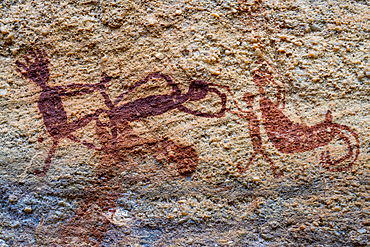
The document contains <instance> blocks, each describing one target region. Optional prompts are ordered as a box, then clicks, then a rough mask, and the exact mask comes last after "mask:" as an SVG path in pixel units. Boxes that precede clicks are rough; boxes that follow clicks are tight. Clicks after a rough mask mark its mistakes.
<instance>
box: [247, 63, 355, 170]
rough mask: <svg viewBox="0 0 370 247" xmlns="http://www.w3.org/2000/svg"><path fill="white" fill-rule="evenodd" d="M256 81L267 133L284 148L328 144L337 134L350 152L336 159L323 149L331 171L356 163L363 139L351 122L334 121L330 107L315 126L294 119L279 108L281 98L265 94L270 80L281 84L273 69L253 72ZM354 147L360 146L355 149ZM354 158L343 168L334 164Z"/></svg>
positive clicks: (307, 148) (293, 150) (291, 150)
mask: <svg viewBox="0 0 370 247" xmlns="http://www.w3.org/2000/svg"><path fill="white" fill-rule="evenodd" d="M253 82H254V83H255V85H256V86H257V87H258V89H259V94H260V102H259V103H260V110H261V112H262V120H263V125H264V128H265V131H266V134H267V136H268V137H269V140H270V141H271V142H272V143H273V144H274V146H275V147H276V148H277V149H278V150H279V151H280V152H282V153H290V154H291V153H298V152H305V151H311V150H313V149H315V148H318V147H323V146H326V145H328V144H329V142H331V141H332V140H334V139H335V138H336V137H337V138H338V139H340V140H343V141H344V142H345V143H346V144H347V147H348V152H347V154H346V155H344V156H343V157H341V158H339V159H338V160H332V159H331V158H330V156H329V153H328V152H327V153H322V156H321V164H322V165H323V167H324V168H325V169H327V170H329V171H344V170H347V169H349V168H351V167H352V165H353V164H354V162H355V161H356V160H357V157H358V155H359V153H360V150H359V139H358V136H357V134H356V133H355V132H354V131H353V130H351V129H350V128H349V127H348V126H345V125H341V124H336V123H333V122H332V121H333V118H332V115H331V112H330V111H328V112H327V113H326V118H325V120H324V121H323V122H322V123H319V124H316V125H313V126H307V125H305V124H301V123H294V122H292V121H291V120H290V119H289V118H288V117H287V116H285V115H284V113H283V112H282V110H281V109H279V108H278V104H279V102H277V103H274V102H272V101H271V100H270V99H269V98H268V97H267V96H266V95H265V90H264V88H265V87H266V86H267V83H268V82H271V83H272V84H274V85H277V83H276V82H275V81H274V78H273V76H272V75H271V73H270V72H267V71H263V70H257V71H255V72H254V73H253ZM343 131H346V132H349V133H350V134H351V135H352V136H353V137H354V139H355V140H356V143H355V144H354V145H351V141H350V138H349V137H348V136H347V135H346V134H345V132H343ZM354 148H356V151H355V152H354V151H353V149H354ZM351 158H353V159H352V161H350V163H349V164H348V165H346V166H343V167H339V168H335V167H333V166H334V165H339V164H340V163H342V162H344V161H346V160H350V159H351Z"/></svg>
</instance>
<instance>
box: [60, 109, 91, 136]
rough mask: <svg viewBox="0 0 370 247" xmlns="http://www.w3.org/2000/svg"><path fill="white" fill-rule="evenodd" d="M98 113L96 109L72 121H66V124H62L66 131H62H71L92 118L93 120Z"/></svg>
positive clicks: (82, 125) (81, 126) (79, 127)
mask: <svg viewBox="0 0 370 247" xmlns="http://www.w3.org/2000/svg"><path fill="white" fill-rule="evenodd" d="M97 115H98V111H96V112H95V113H94V114H87V115H86V116H83V117H82V118H79V119H76V120H74V121H73V122H70V123H68V125H67V126H63V127H64V128H66V132H64V131H62V132H64V133H72V132H74V131H76V130H78V129H81V128H83V127H85V126H86V125H88V124H89V123H90V122H91V121H92V120H94V119H95V118H96V117H97Z"/></svg>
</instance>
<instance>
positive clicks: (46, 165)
mask: <svg viewBox="0 0 370 247" xmlns="http://www.w3.org/2000/svg"><path fill="white" fill-rule="evenodd" d="M58 143H59V140H58V139H54V141H53V146H51V148H50V150H49V153H48V157H47V158H46V160H45V163H44V167H43V170H42V171H39V170H34V171H33V173H34V174H36V175H37V176H39V177H44V176H45V175H46V173H47V172H48V170H49V168H50V164H51V158H52V157H53V156H54V154H55V151H56V150H57V147H58Z"/></svg>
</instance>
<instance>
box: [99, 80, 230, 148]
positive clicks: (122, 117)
mask: <svg viewBox="0 0 370 247" xmlns="http://www.w3.org/2000/svg"><path fill="white" fill-rule="evenodd" d="M160 78H162V79H164V80H165V81H166V82H167V84H168V85H170V86H171V87H172V93H171V94H161V95H150V96H147V97H145V98H141V99H137V100H135V101H132V102H128V103H125V104H123V105H118V104H119V102H120V101H121V100H122V99H123V97H124V95H126V94H128V93H131V92H132V91H133V90H134V89H135V88H137V87H139V86H141V85H143V84H145V83H147V82H148V81H150V80H152V79H160ZM210 85H215V84H208V83H207V82H205V81H202V80H196V81H192V82H191V83H190V86H189V90H188V92H187V93H185V94H182V93H181V91H180V89H179V88H178V87H177V85H176V84H175V83H174V82H173V81H172V79H171V78H170V77H169V76H168V75H165V74H162V73H152V74H149V75H148V76H146V77H145V79H143V80H140V81H138V82H136V83H135V84H134V85H133V86H132V87H131V88H129V90H128V91H126V92H125V93H122V94H121V95H120V96H118V98H117V99H116V100H115V101H114V103H113V102H112V101H111V99H110V98H109V96H108V94H107V93H106V91H105V87H104V86H102V87H101V94H102V95H103V97H104V99H105V104H106V105H107V106H108V108H109V110H103V109H101V110H99V114H100V113H103V112H104V113H106V114H107V115H108V117H109V120H110V121H109V124H108V125H107V124H102V123H101V122H100V121H99V120H97V125H98V126H100V127H109V128H110V129H111V131H112V139H113V142H115V140H116V138H117V135H118V133H117V125H121V126H122V125H127V124H128V123H129V122H132V121H137V120H141V119H145V118H147V117H151V116H157V115H161V114H163V113H165V112H168V111H171V110H175V109H178V110H180V111H183V112H186V113H189V114H192V115H195V116H199V117H206V118H214V117H222V116H223V115H224V113H225V110H226V100H227V98H226V95H225V94H224V93H221V92H220V91H219V90H217V89H216V88H214V87H209V86H210ZM212 92H213V93H215V94H217V95H218V96H219V97H220V99H221V105H222V106H221V109H220V111H219V112H217V113H213V114H212V113H203V112H199V111H195V110H191V109H189V108H187V107H185V106H183V105H182V104H183V103H185V102H187V101H192V102H195V101H199V100H201V99H204V98H205V97H206V96H207V94H208V93H212Z"/></svg>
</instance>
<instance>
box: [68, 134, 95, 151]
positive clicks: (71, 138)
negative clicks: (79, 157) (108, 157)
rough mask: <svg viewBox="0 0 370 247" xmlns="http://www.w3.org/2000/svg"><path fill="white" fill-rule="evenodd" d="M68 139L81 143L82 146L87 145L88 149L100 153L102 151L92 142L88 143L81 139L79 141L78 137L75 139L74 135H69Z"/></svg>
mask: <svg viewBox="0 0 370 247" xmlns="http://www.w3.org/2000/svg"><path fill="white" fill-rule="evenodd" d="M67 138H68V139H70V140H72V141H74V142H77V143H81V144H82V145H85V146H86V147H88V148H90V149H95V150H98V151H100V150H101V148H98V147H96V146H95V145H94V144H92V143H90V142H87V141H81V140H80V139H78V138H77V137H75V136H74V135H72V134H71V135H68V136H67Z"/></svg>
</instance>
